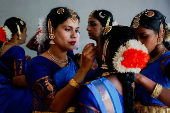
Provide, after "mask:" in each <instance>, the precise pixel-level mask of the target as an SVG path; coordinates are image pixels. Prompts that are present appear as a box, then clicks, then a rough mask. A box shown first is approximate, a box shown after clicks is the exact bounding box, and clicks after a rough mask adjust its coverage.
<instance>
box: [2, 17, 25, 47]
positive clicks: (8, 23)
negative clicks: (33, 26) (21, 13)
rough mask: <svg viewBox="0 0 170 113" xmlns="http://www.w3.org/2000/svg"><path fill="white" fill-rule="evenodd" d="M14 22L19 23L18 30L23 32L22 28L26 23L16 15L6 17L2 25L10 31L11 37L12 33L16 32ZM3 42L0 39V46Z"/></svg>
mask: <svg viewBox="0 0 170 113" xmlns="http://www.w3.org/2000/svg"><path fill="white" fill-rule="evenodd" d="M16 23H17V24H18V25H19V27H20V31H21V32H23V29H24V28H25V27H26V23H25V22H24V21H23V20H21V19H20V18H18V17H11V18H8V19H7V20H6V21H5V23H4V26H7V27H8V29H9V30H10V31H11V32H12V36H11V37H13V36H14V34H15V33H17V32H18V29H17V24H16ZM3 43H4V42H2V41H0V47H2V45H3Z"/></svg>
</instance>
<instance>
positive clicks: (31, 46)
mask: <svg viewBox="0 0 170 113" xmlns="http://www.w3.org/2000/svg"><path fill="white" fill-rule="evenodd" d="M36 35H37V34H35V35H34V36H33V37H32V38H31V39H30V40H29V42H28V43H27V45H26V47H28V48H29V49H31V50H35V51H37V47H36V46H37V45H36V44H34V42H35V37H36Z"/></svg>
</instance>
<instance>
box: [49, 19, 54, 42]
mask: <svg viewBox="0 0 170 113" xmlns="http://www.w3.org/2000/svg"><path fill="white" fill-rule="evenodd" d="M48 32H49V38H50V39H51V40H50V42H49V44H55V43H54V38H55V35H54V33H53V27H52V26H51V20H50V19H49V20H48Z"/></svg>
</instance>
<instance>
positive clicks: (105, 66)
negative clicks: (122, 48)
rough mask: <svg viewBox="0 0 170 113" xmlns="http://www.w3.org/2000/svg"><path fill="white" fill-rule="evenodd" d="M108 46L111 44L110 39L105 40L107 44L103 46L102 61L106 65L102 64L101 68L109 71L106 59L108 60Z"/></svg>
mask: <svg viewBox="0 0 170 113" xmlns="http://www.w3.org/2000/svg"><path fill="white" fill-rule="evenodd" d="M108 44H109V39H107V40H105V43H104V45H103V55H102V61H103V62H104V63H103V64H102V67H101V68H102V69H108V67H107V64H106V59H105V58H106V50H107V46H108Z"/></svg>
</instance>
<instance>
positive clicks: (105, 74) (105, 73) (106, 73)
mask: <svg viewBox="0 0 170 113" xmlns="http://www.w3.org/2000/svg"><path fill="white" fill-rule="evenodd" d="M111 73H117V72H104V73H103V74H102V77H105V76H108V75H110V74H111Z"/></svg>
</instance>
